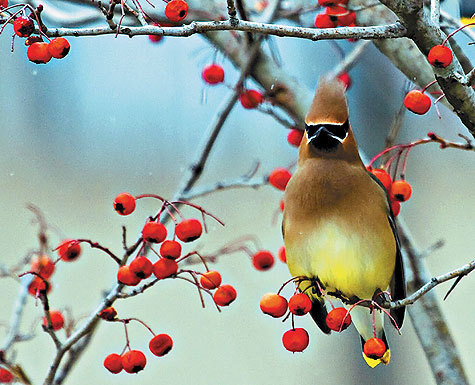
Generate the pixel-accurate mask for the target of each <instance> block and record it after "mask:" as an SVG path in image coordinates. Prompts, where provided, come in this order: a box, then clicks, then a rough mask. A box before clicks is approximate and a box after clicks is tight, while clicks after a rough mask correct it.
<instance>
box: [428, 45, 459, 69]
mask: <svg viewBox="0 0 475 385" xmlns="http://www.w3.org/2000/svg"><path fill="white" fill-rule="evenodd" d="M453 57H454V55H453V53H452V50H451V49H450V48H449V47H447V46H446V45H435V46H433V47H432V48H431V49H430V51H429V55H428V56H427V59H428V60H429V63H430V64H432V65H433V66H434V67H437V68H445V67H447V66H448V65H449V64H450V63H452V59H453Z"/></svg>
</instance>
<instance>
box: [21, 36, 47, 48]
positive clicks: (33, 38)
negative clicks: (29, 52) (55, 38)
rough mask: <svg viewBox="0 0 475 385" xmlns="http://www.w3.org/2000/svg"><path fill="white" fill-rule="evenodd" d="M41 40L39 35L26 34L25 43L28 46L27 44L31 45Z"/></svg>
mask: <svg viewBox="0 0 475 385" xmlns="http://www.w3.org/2000/svg"><path fill="white" fill-rule="evenodd" d="M42 41H43V39H42V38H41V36H28V37H27V38H26V39H25V45H26V46H27V47H28V46H30V45H32V44H33V43H40V42H42Z"/></svg>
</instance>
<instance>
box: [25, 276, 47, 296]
mask: <svg viewBox="0 0 475 385" xmlns="http://www.w3.org/2000/svg"><path fill="white" fill-rule="evenodd" d="M50 290H51V284H50V283H49V282H48V281H43V280H42V279H41V278H40V277H35V278H33V280H32V281H31V282H30V285H29V286H28V293H30V294H31V295H32V296H34V297H36V296H38V295H40V294H47V293H49V292H50Z"/></svg>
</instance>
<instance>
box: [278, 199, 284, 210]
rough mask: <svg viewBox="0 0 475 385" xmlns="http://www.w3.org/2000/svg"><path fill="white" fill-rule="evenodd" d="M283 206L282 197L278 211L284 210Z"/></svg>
mask: <svg viewBox="0 0 475 385" xmlns="http://www.w3.org/2000/svg"><path fill="white" fill-rule="evenodd" d="M284 207H285V202H284V200H283V199H281V200H280V203H279V209H280V211H284Z"/></svg>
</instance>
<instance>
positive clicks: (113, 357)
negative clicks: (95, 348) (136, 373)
mask: <svg viewBox="0 0 475 385" xmlns="http://www.w3.org/2000/svg"><path fill="white" fill-rule="evenodd" d="M104 367H105V368H106V369H107V370H108V371H109V372H111V373H114V374H117V373H120V372H121V371H122V369H123V366H122V357H121V356H120V355H118V354H116V353H112V354H109V355H108V356H107V357H106V358H105V360H104Z"/></svg>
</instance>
